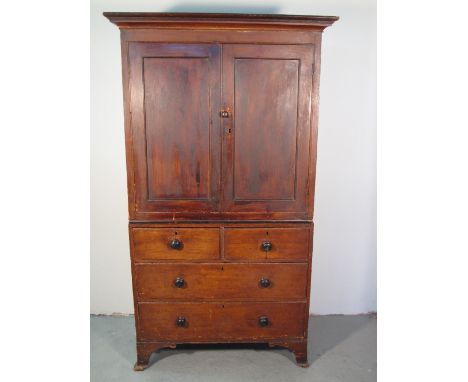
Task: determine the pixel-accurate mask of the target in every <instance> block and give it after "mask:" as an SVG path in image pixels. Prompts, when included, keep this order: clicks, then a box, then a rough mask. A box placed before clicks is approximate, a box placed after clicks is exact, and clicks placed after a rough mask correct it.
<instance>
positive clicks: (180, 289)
mask: <svg viewBox="0 0 468 382" xmlns="http://www.w3.org/2000/svg"><path fill="white" fill-rule="evenodd" d="M135 277H136V290H137V296H138V300H139V301H151V300H157V299H164V300H185V301H192V300H194V299H199V300H208V299H218V300H228V299H243V300H263V301H265V300H270V301H271V300H276V299H283V300H288V299H290V300H293V299H297V300H304V299H305V298H306V295H307V280H308V278H307V264H227V263H218V264H162V263H161V264H136V265H135ZM262 280H263V281H262Z"/></svg>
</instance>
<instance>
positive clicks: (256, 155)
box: [223, 45, 313, 214]
mask: <svg viewBox="0 0 468 382" xmlns="http://www.w3.org/2000/svg"><path fill="white" fill-rule="evenodd" d="M312 58H313V47H310V46H281V45H272V46H266V45H260V46H258V45H255V46H253V45H224V46H223V107H224V108H226V109H227V110H228V111H229V117H228V118H223V125H224V132H225V134H224V155H223V174H224V176H225V178H224V179H225V180H224V186H225V189H224V195H223V196H224V209H225V210H226V211H230V212H251V213H252V214H255V213H256V212H259V213H265V212H275V213H277V212H279V213H281V212H285V213H286V212H304V213H306V210H307V188H308V166H307V163H308V162H309V144H310V136H311V134H310V120H311V110H310V105H311V97H312Z"/></svg>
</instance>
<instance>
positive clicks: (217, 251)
mask: <svg viewBox="0 0 468 382" xmlns="http://www.w3.org/2000/svg"><path fill="white" fill-rule="evenodd" d="M104 15H105V16H106V17H107V18H108V19H109V20H110V21H111V22H113V23H115V24H116V25H117V26H118V27H119V28H120V32H121V50H122V73H123V88H124V113H125V133H126V151H127V153H126V154H127V175H128V205H129V220H130V222H129V233H130V246H131V261H132V276H133V290H134V302H135V323H136V335H137V363H136V365H135V369H136V370H142V369H144V368H146V367H147V365H148V361H149V357H150V355H151V353H152V352H154V351H157V350H159V349H161V348H166V347H169V348H174V347H176V346H177V345H178V344H181V343H218V342H266V343H268V344H270V346H284V347H287V348H289V349H290V350H292V351H293V352H294V353H295V355H296V359H297V362H298V364H299V365H301V366H306V365H307V322H308V311H309V297H310V271H311V260H312V231H313V206H314V186H315V163H316V147H317V123H318V89H319V73H320V47H321V36H322V31H323V30H324V28H325V27H327V26H329V25H331V24H332V23H333V22H334V21H336V20H337V19H338V18H337V17H328V16H292V15H244V14H193V13H192V14H190V13H104Z"/></svg>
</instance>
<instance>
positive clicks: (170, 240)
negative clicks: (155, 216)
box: [131, 228, 220, 262]
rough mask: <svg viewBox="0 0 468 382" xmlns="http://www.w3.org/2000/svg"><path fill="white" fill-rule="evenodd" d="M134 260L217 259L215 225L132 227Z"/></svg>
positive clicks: (217, 230)
mask: <svg viewBox="0 0 468 382" xmlns="http://www.w3.org/2000/svg"><path fill="white" fill-rule="evenodd" d="M131 234H132V243H133V256H134V259H135V261H137V262H138V261H151V260H153V261H154V260H182V261H184V260H185V261H187V260H214V259H219V253H220V251H219V229H218V228H132V230H131Z"/></svg>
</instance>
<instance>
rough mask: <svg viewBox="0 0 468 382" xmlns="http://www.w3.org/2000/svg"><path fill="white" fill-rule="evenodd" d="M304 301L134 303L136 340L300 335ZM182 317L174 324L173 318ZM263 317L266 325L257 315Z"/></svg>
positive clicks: (194, 339) (301, 334) (270, 337)
mask: <svg viewBox="0 0 468 382" xmlns="http://www.w3.org/2000/svg"><path fill="white" fill-rule="evenodd" d="M304 309H305V303H258V302H255V303H245V302H244V303H235V302H223V303H177V304H175V303H166V304H161V303H147V304H138V310H139V314H140V317H142V319H141V322H140V329H139V333H138V339H139V341H145V340H154V339H157V340H158V341H159V340H160V339H164V340H166V341H177V342H180V341H192V342H196V341H200V340H203V341H207V340H211V341H213V340H216V341H222V340H229V339H237V340H241V339H242V340H247V341H248V340H249V338H257V339H259V338H262V339H265V340H269V339H281V338H285V339H297V338H304V318H305V316H304ZM179 317H182V318H185V320H186V321H185V325H184V326H181V327H179V326H177V324H176V320H177V318H179ZM260 317H266V318H267V319H268V322H267V324H266V326H260V324H259V318H260Z"/></svg>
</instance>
